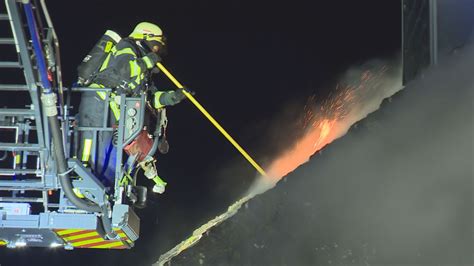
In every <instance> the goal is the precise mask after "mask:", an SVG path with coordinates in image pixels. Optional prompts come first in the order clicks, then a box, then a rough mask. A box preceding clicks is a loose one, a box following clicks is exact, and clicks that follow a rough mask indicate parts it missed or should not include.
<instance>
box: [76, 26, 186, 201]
mask: <svg viewBox="0 0 474 266" xmlns="http://www.w3.org/2000/svg"><path fill="white" fill-rule="evenodd" d="M108 32H109V31H108ZM106 34H107V33H106ZM112 34H113V32H112V33H111V36H110V37H114V36H113V35H112ZM165 41H166V40H165V37H164V36H163V32H162V30H161V29H160V27H158V26H157V25H155V24H152V23H149V22H141V23H139V24H138V25H137V26H136V27H135V29H134V30H133V32H132V33H131V34H130V35H129V36H128V38H123V39H120V40H119V41H118V43H117V44H116V45H115V46H114V47H113V48H111V51H110V53H109V54H108V55H107V57H106V58H105V60H103V62H102V64H101V65H100V67H99V69H98V71H96V73H95V74H94V75H93V76H92V77H91V81H90V83H89V85H88V86H89V87H91V88H112V89H113V91H112V93H111V95H110V98H111V100H110V103H109V105H110V109H111V111H112V112H111V113H112V114H113V120H115V121H114V123H116V122H117V121H118V120H119V117H120V106H119V103H120V99H119V98H120V96H119V95H121V94H123V93H124V94H126V95H127V96H133V95H138V94H139V93H140V92H142V91H144V90H152V91H154V93H153V94H154V95H153V106H154V108H156V109H162V108H164V107H166V106H172V105H175V104H177V103H179V102H181V101H182V100H183V99H184V98H185V95H184V93H183V91H182V89H181V90H176V91H157V90H156V89H154V88H153V86H152V85H150V84H151V80H150V79H151V75H152V74H153V73H158V69H157V68H156V63H158V62H160V60H161V59H160V55H161V54H163V52H164V50H165V48H166V42H165ZM105 99H106V93H105V92H103V91H97V92H96V91H91V92H83V93H82V96H81V104H80V106H79V126H80V127H100V126H101V125H102V121H103V114H104V113H105V112H104V111H105V110H104V108H105V104H104V101H105ZM102 133H104V132H102ZM92 134H93V133H92V132H87V131H84V132H83V133H82V134H81V144H80V145H81V149H80V152H79V156H80V159H81V160H82V161H83V162H84V163H87V162H88V161H89V159H90V154H91V147H92V142H93V139H92V136H93V135H92ZM99 138H102V139H99V142H101V141H102V140H103V138H110V136H107V134H99ZM147 165H149V164H147ZM96 169H97V167H96ZM144 170H145V169H144ZM151 172H152V173H156V169H155V171H151ZM148 173H150V172H148ZM146 176H147V177H148V178H149V179H152V180H153V181H154V182H155V186H154V188H153V191H154V192H157V193H163V192H164V188H165V185H166V183H165V182H164V181H163V180H161V178H159V177H158V175H154V176H150V175H149V174H148V175H146Z"/></svg>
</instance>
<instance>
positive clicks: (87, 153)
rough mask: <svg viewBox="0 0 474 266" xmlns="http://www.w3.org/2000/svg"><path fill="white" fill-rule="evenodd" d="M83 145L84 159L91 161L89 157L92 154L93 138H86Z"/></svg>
mask: <svg viewBox="0 0 474 266" xmlns="http://www.w3.org/2000/svg"><path fill="white" fill-rule="evenodd" d="M83 147H84V150H83V152H82V161H83V162H87V161H89V157H90V156H91V148H92V139H85V140H84V146H83Z"/></svg>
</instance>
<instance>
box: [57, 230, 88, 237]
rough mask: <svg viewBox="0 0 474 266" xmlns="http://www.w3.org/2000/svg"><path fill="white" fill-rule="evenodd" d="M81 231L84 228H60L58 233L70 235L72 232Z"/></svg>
mask: <svg viewBox="0 0 474 266" xmlns="http://www.w3.org/2000/svg"><path fill="white" fill-rule="evenodd" d="M79 231H83V229H66V230H58V231H56V234H58V235H60V236H63V235H69V234H72V233H77V232H79Z"/></svg>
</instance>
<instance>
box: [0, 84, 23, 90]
mask: <svg viewBox="0 0 474 266" xmlns="http://www.w3.org/2000/svg"><path fill="white" fill-rule="evenodd" d="M27 90H28V86H27V85H23V84H0V91H27Z"/></svg>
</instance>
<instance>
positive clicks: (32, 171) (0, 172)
mask: <svg viewBox="0 0 474 266" xmlns="http://www.w3.org/2000/svg"><path fill="white" fill-rule="evenodd" d="M40 173H41V170H39V169H1V168H0V175H33V174H34V175H39V174H40Z"/></svg>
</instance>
